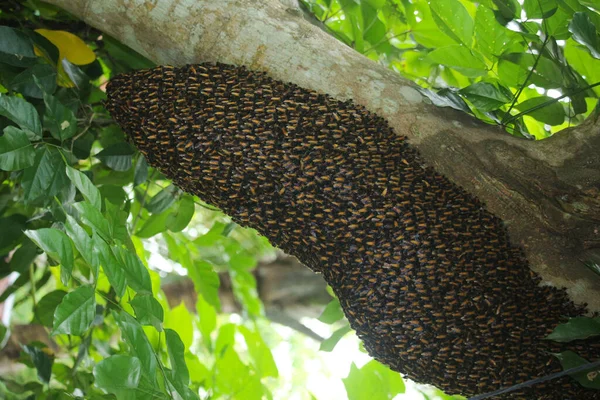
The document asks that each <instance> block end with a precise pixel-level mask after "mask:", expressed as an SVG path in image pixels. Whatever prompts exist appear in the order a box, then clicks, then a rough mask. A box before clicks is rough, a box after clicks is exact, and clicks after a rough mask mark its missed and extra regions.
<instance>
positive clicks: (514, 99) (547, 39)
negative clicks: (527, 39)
mask: <svg viewBox="0 0 600 400" xmlns="http://www.w3.org/2000/svg"><path fill="white" fill-rule="evenodd" d="M549 40H550V36H546V38H545V39H544V43H542V48H541V49H540V50H539V53H538V55H537V57H536V58H535V61H534V63H533V66H532V67H531V69H530V70H529V73H528V74H527V77H526V78H525V80H524V81H523V84H522V85H521V87H520V88H519V90H518V91H517V93H516V94H515V97H514V98H513V101H512V103H511V104H510V107H508V111H506V114H504V118H506V116H507V115H510V111H511V110H512V109H513V107H514V106H515V104H516V103H517V100H519V96H520V95H521V93H522V92H523V90H525V87H526V86H527V82H528V81H529V79H530V78H531V75H533V71H535V69H536V68H537V65H538V62H539V61H540V59H541V58H542V52H543V50H544V47H546V44H547V43H548V41H549ZM504 118H502V124H503V125H505V124H506V123H508V122H506V123H505V122H504Z"/></svg>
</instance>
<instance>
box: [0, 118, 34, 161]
mask: <svg viewBox="0 0 600 400" xmlns="http://www.w3.org/2000/svg"><path fill="white" fill-rule="evenodd" d="M34 161H35V151H34V150H33V146H32V145H31V143H30V142H29V139H28V138H27V133H25V131H22V130H20V129H19V128H16V127H14V126H7V127H6V128H4V135H2V136H0V169H2V170H4V171H18V170H21V169H24V168H27V167H31V166H32V165H33V162H34Z"/></svg>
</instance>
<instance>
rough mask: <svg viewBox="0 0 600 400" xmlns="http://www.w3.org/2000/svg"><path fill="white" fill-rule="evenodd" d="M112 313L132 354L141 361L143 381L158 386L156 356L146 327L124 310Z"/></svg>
mask: <svg viewBox="0 0 600 400" xmlns="http://www.w3.org/2000/svg"><path fill="white" fill-rule="evenodd" d="M112 315H113V317H114V319H115V321H116V322H117V325H118V326H119V328H121V336H122V338H123V340H124V341H125V343H127V344H128V345H129V348H130V349H131V354H132V355H133V356H135V357H137V358H139V359H140V361H141V364H142V375H143V376H142V381H145V383H147V384H149V385H150V386H151V387H156V368H157V362H156V356H155V355H154V350H153V349H152V345H151V344H150V341H148V337H147V336H146V333H145V332H144V329H143V328H142V326H141V325H140V324H139V322H137V321H136V320H135V319H134V318H133V317H132V316H131V315H129V314H127V313H126V312H124V311H113V312H112Z"/></svg>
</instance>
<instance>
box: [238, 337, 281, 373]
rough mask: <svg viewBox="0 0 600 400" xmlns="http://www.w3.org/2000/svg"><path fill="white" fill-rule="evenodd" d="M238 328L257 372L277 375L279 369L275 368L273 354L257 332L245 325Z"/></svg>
mask: <svg viewBox="0 0 600 400" xmlns="http://www.w3.org/2000/svg"><path fill="white" fill-rule="evenodd" d="M238 329H239V331H240V333H241V334H242V335H243V336H244V339H245V341H246V345H247V346H248V353H249V354H250V359H251V361H252V364H253V365H254V367H255V368H256V371H257V372H258V374H259V375H260V376H261V377H266V376H270V377H273V378H277V377H278V376H279V371H278V370H277V365H276V364H275V360H274V359H273V354H271V350H270V349H269V347H268V346H267V345H266V343H265V342H264V340H263V339H262V337H261V336H260V335H259V333H258V332H253V331H251V330H250V329H248V328H246V327H245V326H240V327H239V328H238Z"/></svg>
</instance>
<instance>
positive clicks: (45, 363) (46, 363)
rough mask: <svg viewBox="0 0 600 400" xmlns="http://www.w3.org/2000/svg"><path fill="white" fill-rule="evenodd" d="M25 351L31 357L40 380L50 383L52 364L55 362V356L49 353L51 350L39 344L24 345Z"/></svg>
mask: <svg viewBox="0 0 600 400" xmlns="http://www.w3.org/2000/svg"><path fill="white" fill-rule="evenodd" d="M23 352H24V353H25V354H27V355H28V356H29V357H30V358H31V361H32V362H33V365H34V367H35V369H36V371H37V376H38V378H39V379H40V381H42V382H43V383H45V384H48V383H49V382H50V377H51V376H52V364H54V356H50V355H49V354H51V351H50V350H49V349H48V348H47V347H45V346H44V348H40V347H38V346H32V345H25V346H23Z"/></svg>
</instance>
